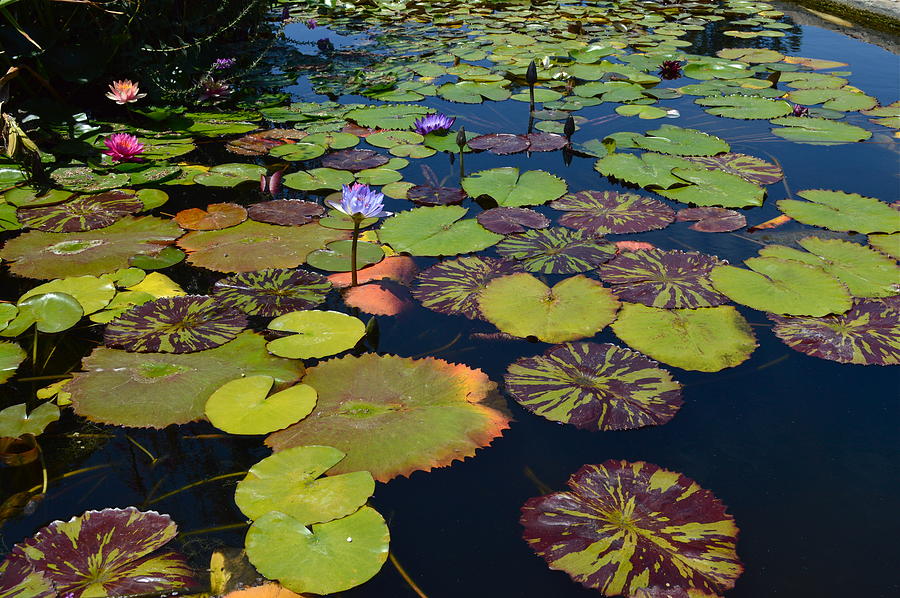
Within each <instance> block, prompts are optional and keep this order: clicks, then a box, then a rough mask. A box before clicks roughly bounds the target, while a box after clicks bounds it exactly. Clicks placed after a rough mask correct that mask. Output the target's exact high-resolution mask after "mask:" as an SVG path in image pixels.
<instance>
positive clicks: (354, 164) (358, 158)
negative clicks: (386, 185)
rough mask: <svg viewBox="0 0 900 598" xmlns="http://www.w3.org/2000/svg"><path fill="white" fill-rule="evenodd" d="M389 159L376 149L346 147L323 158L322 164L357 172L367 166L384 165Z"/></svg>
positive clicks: (327, 166)
mask: <svg viewBox="0 0 900 598" xmlns="http://www.w3.org/2000/svg"><path fill="white" fill-rule="evenodd" d="M389 161H390V160H389V159H388V157H387V156H383V155H381V154H379V153H378V152H376V151H374V150H367V149H346V150H340V151H337V152H332V153H330V154H328V155H327V156H325V157H324V158H322V166H324V167H325V168H335V169H337V170H350V171H352V172H357V171H360V170H365V169H367V168H378V167H379V166H384V165H385V164H387V163H388V162H389Z"/></svg>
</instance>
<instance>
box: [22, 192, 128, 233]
mask: <svg viewBox="0 0 900 598" xmlns="http://www.w3.org/2000/svg"><path fill="white" fill-rule="evenodd" d="M143 209H144V204H143V202H141V200H140V199H138V198H137V196H136V195H135V194H134V193H130V192H127V191H107V192H106V193H100V194H97V195H79V196H78V197H75V198H74V199H72V200H70V201H67V202H65V203H60V204H56V205H52V206H43V207H39V208H20V209H19V210H18V211H17V212H16V216H17V217H18V219H19V222H21V223H22V225H23V226H24V227H27V228H35V229H37V230H42V231H47V232H51V233H76V232H82V231H88V230H94V229H98V228H104V227H107V226H109V225H111V224H113V223H114V222H116V221H117V220H119V219H120V218H123V217H125V216H127V215H128V214H136V213H138V212H140V211H141V210H143Z"/></svg>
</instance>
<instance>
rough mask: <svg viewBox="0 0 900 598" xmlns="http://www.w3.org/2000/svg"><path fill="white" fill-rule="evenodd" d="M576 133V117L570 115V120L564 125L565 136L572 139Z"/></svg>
mask: <svg viewBox="0 0 900 598" xmlns="http://www.w3.org/2000/svg"><path fill="white" fill-rule="evenodd" d="M574 132H575V117H574V116H572V115H571V114H570V115H569V118H567V119H566V124H564V125H563V134H564V135H565V136H566V137H571V136H572V134H573V133H574Z"/></svg>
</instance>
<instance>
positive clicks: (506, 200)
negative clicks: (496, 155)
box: [462, 166, 567, 207]
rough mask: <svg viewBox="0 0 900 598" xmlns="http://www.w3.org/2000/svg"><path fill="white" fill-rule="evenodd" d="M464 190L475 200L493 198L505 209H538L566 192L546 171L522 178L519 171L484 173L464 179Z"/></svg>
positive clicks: (527, 172)
mask: <svg viewBox="0 0 900 598" xmlns="http://www.w3.org/2000/svg"><path fill="white" fill-rule="evenodd" d="M462 187H463V189H465V190H466V193H468V194H469V195H470V196H471V197H473V198H476V199H477V198H479V197H481V196H482V195H487V196H489V197H492V198H493V199H494V200H495V201H496V202H497V204H498V205H501V206H504V207H520V206H537V205H540V204H542V203H546V202H548V201H551V200H554V199H556V198H558V197H560V196H561V195H562V194H564V193H565V192H566V188H567V186H566V182H565V181H563V180H562V179H560V178H558V177H556V176H553V175H552V174H550V173H549V172H544V171H543V170H529V171H526V172H523V173H522V174H521V175H520V174H519V169H518V168H512V167H508V166H505V167H502V168H492V169H490V170H481V171H479V172H475V173H472V174H470V175H469V176H467V177H465V178H464V179H463V180H462Z"/></svg>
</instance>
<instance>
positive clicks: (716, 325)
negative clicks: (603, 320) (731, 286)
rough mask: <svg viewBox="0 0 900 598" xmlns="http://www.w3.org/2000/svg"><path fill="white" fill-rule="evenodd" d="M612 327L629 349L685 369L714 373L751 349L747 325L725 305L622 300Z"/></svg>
mask: <svg viewBox="0 0 900 598" xmlns="http://www.w3.org/2000/svg"><path fill="white" fill-rule="evenodd" d="M612 329H613V332H615V333H616V336H618V337H619V338H620V339H622V340H623V341H624V342H625V343H626V344H627V345H628V346H629V347H631V348H632V349H635V350H637V351H640V352H641V353H643V354H644V355H648V356H650V357H652V358H653V359H656V360H657V361H661V362H662V363H666V364H669V365H672V366H675V367H680V368H682V369H685V370H699V371H701V372H718V371H719V370H722V369H725V368H729V367H734V366H736V365H739V364H741V363H743V362H744V361H746V360H747V358H749V357H750V354H751V353H753V351H754V350H755V349H756V338H755V337H754V336H753V330H752V329H751V328H750V324H748V323H747V320H745V319H744V317H743V316H741V314H740V313H739V312H738V311H737V310H736V309H735V308H734V307H732V306H730V305H720V306H717V307H701V308H697V309H660V308H656V307H647V306H646V305H641V304H638V303H625V304H624V305H623V306H622V309H621V310H620V312H619V316H618V318H617V319H616V321H615V322H614V323H613V325H612Z"/></svg>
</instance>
